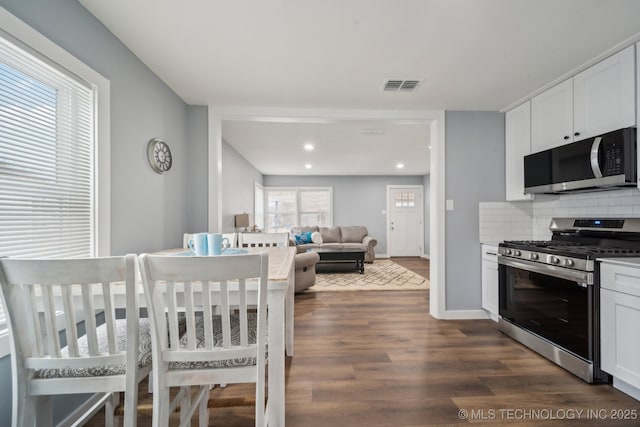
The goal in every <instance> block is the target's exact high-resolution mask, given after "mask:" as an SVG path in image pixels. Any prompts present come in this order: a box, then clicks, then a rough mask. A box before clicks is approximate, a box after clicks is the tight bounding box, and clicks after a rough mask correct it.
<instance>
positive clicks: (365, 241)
mask: <svg viewBox="0 0 640 427" xmlns="http://www.w3.org/2000/svg"><path fill="white" fill-rule="evenodd" d="M362 244H363V245H365V246H366V247H368V248H373V247H374V246H375V245H377V244H378V240H376V239H374V238H373V237H371V236H364V239H362Z"/></svg>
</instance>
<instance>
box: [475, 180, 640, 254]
mask: <svg viewBox="0 0 640 427" xmlns="http://www.w3.org/2000/svg"><path fill="white" fill-rule="evenodd" d="M478 217H479V221H480V227H479V229H480V236H479V239H480V242H500V241H503V240H529V239H534V240H547V239H549V238H550V237H551V232H550V231H549V224H550V223H551V218H554V217H583V218H587V217H604V218H607V217H609V218H611V217H640V191H638V189H635V188H631V189H623V190H612V191H599V192H593V193H576V194H563V195H536V198H535V199H534V200H533V201H530V202H481V203H480V204H479V215H478Z"/></svg>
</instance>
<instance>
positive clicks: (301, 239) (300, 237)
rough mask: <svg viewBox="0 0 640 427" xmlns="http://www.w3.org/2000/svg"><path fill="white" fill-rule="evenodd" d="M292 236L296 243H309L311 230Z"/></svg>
mask: <svg viewBox="0 0 640 427" xmlns="http://www.w3.org/2000/svg"><path fill="white" fill-rule="evenodd" d="M293 237H295V239H296V245H302V244H305V243H311V232H310V231H307V232H306V233H300V234H296V235H294V236H293Z"/></svg>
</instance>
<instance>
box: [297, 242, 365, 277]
mask: <svg viewBox="0 0 640 427" xmlns="http://www.w3.org/2000/svg"><path fill="white" fill-rule="evenodd" d="M307 252H316V253H317V254H318V255H320V262H321V263H334V262H355V263H356V270H358V271H359V272H360V274H364V253H365V251H364V249H355V248H309V249H307Z"/></svg>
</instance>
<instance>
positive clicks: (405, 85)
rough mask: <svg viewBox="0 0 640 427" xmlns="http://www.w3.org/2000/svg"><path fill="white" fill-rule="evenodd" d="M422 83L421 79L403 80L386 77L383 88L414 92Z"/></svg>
mask: <svg viewBox="0 0 640 427" xmlns="http://www.w3.org/2000/svg"><path fill="white" fill-rule="evenodd" d="M420 83H422V79H420V80H401V79H386V80H385V81H384V85H383V86H382V90H383V91H384V92H413V91H415V90H416V89H417V88H418V86H420Z"/></svg>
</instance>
